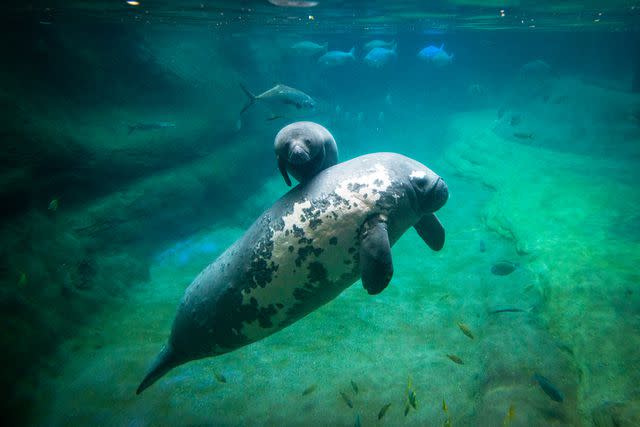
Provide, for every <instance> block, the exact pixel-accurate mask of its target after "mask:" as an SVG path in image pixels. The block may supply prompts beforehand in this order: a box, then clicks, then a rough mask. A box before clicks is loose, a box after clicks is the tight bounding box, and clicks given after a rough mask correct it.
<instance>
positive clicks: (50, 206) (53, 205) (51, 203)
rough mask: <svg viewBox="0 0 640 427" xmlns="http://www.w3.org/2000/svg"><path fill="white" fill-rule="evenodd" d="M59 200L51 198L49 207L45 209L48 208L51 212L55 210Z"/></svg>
mask: <svg viewBox="0 0 640 427" xmlns="http://www.w3.org/2000/svg"><path fill="white" fill-rule="evenodd" d="M59 203H60V202H59V201H58V199H57V198H53V199H51V201H50V202H49V207H48V208H47V209H49V210H50V211H51V212H55V211H57V210H58V205H59Z"/></svg>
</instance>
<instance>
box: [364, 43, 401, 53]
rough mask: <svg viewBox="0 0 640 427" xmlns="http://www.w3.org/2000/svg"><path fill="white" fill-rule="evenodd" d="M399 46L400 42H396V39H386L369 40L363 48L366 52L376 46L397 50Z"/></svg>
mask: <svg viewBox="0 0 640 427" xmlns="http://www.w3.org/2000/svg"><path fill="white" fill-rule="evenodd" d="M397 46H398V43H396V41H395V40H393V41H390V42H386V41H384V40H371V41H370V42H367V43H366V44H365V45H364V48H363V50H364V51H365V52H369V51H371V50H372V49H375V48H376V47H383V48H385V49H391V50H396V47H397Z"/></svg>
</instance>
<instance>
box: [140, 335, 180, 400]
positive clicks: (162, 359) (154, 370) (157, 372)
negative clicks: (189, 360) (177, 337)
mask: <svg viewBox="0 0 640 427" xmlns="http://www.w3.org/2000/svg"><path fill="white" fill-rule="evenodd" d="M178 365H179V362H178V360H177V358H176V357H175V352H174V351H173V347H172V346H171V344H167V345H166V346H165V347H164V348H163V349H162V351H160V354H158V356H157V357H156V360H155V361H154V362H153V365H151V369H149V372H147V375H146V376H145V377H144V379H143V380H142V382H141V383H140V385H139V386H138V389H137V390H136V394H140V393H142V392H143V391H144V390H145V389H146V388H148V387H150V386H151V385H152V384H153V383H155V382H156V381H158V380H159V379H160V378H161V377H162V376H164V374H166V373H167V372H169V371H170V370H171V369H173V368H174V367H176V366H178Z"/></svg>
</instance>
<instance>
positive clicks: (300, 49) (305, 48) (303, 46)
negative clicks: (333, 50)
mask: <svg viewBox="0 0 640 427" xmlns="http://www.w3.org/2000/svg"><path fill="white" fill-rule="evenodd" d="M327 47H328V43H323V44H318V43H314V42H310V41H302V42H298V43H296V44H294V45H293V46H291V50H293V51H294V52H295V53H296V54H297V55H299V56H303V57H312V56H315V55H319V54H321V53H324V52H326V51H327Z"/></svg>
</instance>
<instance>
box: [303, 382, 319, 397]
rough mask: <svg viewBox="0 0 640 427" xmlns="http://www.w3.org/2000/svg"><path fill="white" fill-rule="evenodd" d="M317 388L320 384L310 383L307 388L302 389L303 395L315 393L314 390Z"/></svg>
mask: <svg viewBox="0 0 640 427" xmlns="http://www.w3.org/2000/svg"><path fill="white" fill-rule="evenodd" d="M316 388H318V385H317V384H313V385H310V386H309V387H307V388H305V389H304V390H303V391H302V395H303V396H306V395H308V394H311V393H313V392H314V391H316Z"/></svg>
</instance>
